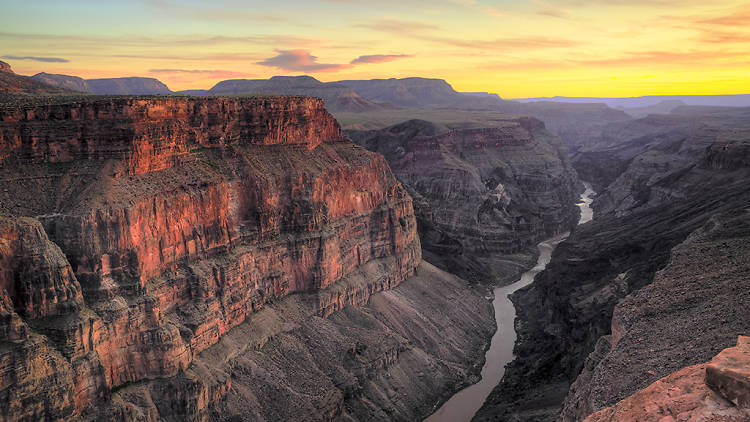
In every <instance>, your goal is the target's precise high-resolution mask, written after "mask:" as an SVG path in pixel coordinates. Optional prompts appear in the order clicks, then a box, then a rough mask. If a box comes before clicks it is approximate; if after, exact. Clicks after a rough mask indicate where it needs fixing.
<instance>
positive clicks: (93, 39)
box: [0, 31, 325, 50]
mask: <svg viewBox="0 0 750 422" xmlns="http://www.w3.org/2000/svg"><path fill="white" fill-rule="evenodd" d="M3 39H7V40H23V41H24V42H32V41H33V42H35V43H36V44H38V45H50V44H53V45H55V44H56V45H64V46H66V47H67V48H71V47H78V48H85V49H87V50H96V49H99V50H108V49H111V48H112V47H114V46H125V47H164V48H168V47H175V46H196V45H206V46H211V45H221V44H265V45H274V46H279V45H281V46H284V45H294V46H313V45H315V46H321V45H324V44H325V41H323V40H320V39H315V38H309V37H303V36H297V35H291V34H268V35H264V34H259V35H247V36H229V35H191V36H163V37H148V36H135V37H134V36H117V37H108V36H85V35H57V34H39V33H22V32H4V31H0V40H3Z"/></svg>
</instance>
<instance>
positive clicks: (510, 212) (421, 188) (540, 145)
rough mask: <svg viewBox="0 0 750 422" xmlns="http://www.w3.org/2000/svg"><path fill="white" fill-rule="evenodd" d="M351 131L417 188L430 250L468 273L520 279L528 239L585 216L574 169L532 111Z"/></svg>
mask: <svg viewBox="0 0 750 422" xmlns="http://www.w3.org/2000/svg"><path fill="white" fill-rule="evenodd" d="M349 134H350V135H351V136H352V137H353V138H354V139H355V140H356V141H357V142H358V143H360V144H361V145H364V146H365V147H367V148H368V149H370V150H372V151H376V152H380V153H382V154H383V155H384V156H385V157H386V160H388V163H389V164H390V165H391V168H393V171H394V172H395V173H396V175H397V176H398V178H399V179H400V180H401V181H403V182H404V183H405V185H406V187H407V189H409V192H410V193H411V194H412V196H413V197H414V198H415V211H416V213H417V221H418V223H419V228H420V235H421V237H422V245H423V247H424V248H425V250H426V251H427V253H428V259H430V260H431V262H433V261H434V262H435V263H437V264H438V265H442V266H443V267H444V268H448V269H450V271H454V272H456V273H458V274H460V275H462V276H463V277H465V278H468V279H472V280H475V279H476V280H485V281H491V282H497V281H498V280H510V279H512V278H513V276H514V275H517V273H518V270H519V269H522V268H523V266H515V265H513V262H514V261H524V259H523V258H522V256H523V255H525V254H527V253H528V250H529V247H530V246H532V245H534V244H535V243H536V242H537V241H539V240H541V239H544V238H547V237H550V236H552V235H554V234H557V233H561V232H564V231H566V230H569V229H570V228H571V227H572V226H573V225H574V224H575V222H576V221H577V217H578V208H577V207H576V206H575V205H574V204H575V198H576V193H577V189H578V186H577V184H578V180H577V178H576V174H575V171H573V169H572V167H571V166H570V163H569V162H568V159H567V155H566V154H565V153H564V152H562V151H561V147H560V145H559V138H557V137H555V136H554V135H552V134H550V133H549V132H547V131H546V130H545V128H544V124H543V123H542V122H540V121H539V120H536V119H534V118H528V117H524V118H508V119H507V120H502V121H499V122H498V126H497V127H494V128H485V129H459V130H451V131H448V132H442V131H441V129H440V128H439V127H438V126H437V125H434V124H432V123H430V122H426V121H420V120H412V121H408V122H405V123H402V124H399V125H395V126H392V127H389V128H386V129H383V130H379V131H350V132H349Z"/></svg>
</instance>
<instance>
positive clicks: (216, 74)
mask: <svg viewBox="0 0 750 422" xmlns="http://www.w3.org/2000/svg"><path fill="white" fill-rule="evenodd" d="M149 72H150V73H160V74H168V75H201V76H205V77H208V78H236V77H250V76H256V75H252V74H249V73H245V72H235V71H232V70H213V69H211V70H209V69H151V70H149Z"/></svg>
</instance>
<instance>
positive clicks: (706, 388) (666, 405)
mask: <svg viewBox="0 0 750 422" xmlns="http://www.w3.org/2000/svg"><path fill="white" fill-rule="evenodd" d="M748 368H750V338H748V337H740V338H739V340H738V342H737V346H735V347H731V348H728V349H725V350H723V351H722V352H721V353H719V354H718V355H717V356H716V357H714V358H713V359H712V360H711V362H708V363H706V364H700V365H694V366H689V367H687V368H684V369H682V370H680V371H677V372H675V373H673V374H671V375H669V376H667V377H664V378H662V379H660V380H658V381H656V382H654V383H653V384H651V385H650V386H648V387H647V388H644V389H643V390H640V391H638V392H637V393H635V394H633V395H632V396H630V397H628V398H627V399H625V400H622V401H620V402H619V403H617V404H616V405H614V406H612V407H608V408H606V409H603V410H600V411H599V412H596V413H594V414H593V415H591V416H589V417H587V418H586V419H585V421H586V422H599V421H611V420H637V421H643V422H651V421H654V422H658V421H677V420H700V421H707V422H742V421H747V420H750V371H749V370H748Z"/></svg>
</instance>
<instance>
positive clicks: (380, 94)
mask: <svg viewBox="0 0 750 422" xmlns="http://www.w3.org/2000/svg"><path fill="white" fill-rule="evenodd" d="M338 83H339V84H342V85H345V86H348V87H350V88H351V89H353V90H354V92H356V93H357V94H359V95H360V96H362V97H365V98H368V99H370V100H373V101H376V102H380V103H390V104H394V105H396V106H399V107H443V108H481V109H497V108H499V107H502V106H503V105H504V101H503V100H502V99H501V98H500V96H499V95H497V94H488V93H467V94H463V93H460V92H458V91H456V90H455V89H453V87H452V86H451V85H450V84H449V83H448V82H446V81H445V80H443V79H429V78H417V77H412V78H403V79H396V78H391V79H369V80H344V81H338Z"/></svg>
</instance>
